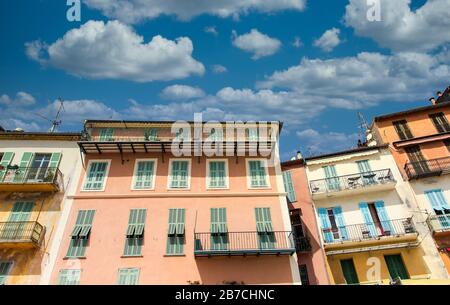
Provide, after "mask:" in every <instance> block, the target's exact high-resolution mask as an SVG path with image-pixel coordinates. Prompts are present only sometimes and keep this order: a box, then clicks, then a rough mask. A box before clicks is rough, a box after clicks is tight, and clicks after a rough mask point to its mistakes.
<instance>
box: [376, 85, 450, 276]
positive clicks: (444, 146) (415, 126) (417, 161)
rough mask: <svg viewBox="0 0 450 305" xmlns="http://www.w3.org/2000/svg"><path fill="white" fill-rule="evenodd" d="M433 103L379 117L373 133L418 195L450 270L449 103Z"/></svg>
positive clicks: (419, 212) (419, 214)
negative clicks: (387, 148)
mask: <svg viewBox="0 0 450 305" xmlns="http://www.w3.org/2000/svg"><path fill="white" fill-rule="evenodd" d="M448 90H449V89H448V88H447V90H446V92H445V93H444V94H446V95H448ZM444 96H445V95H444ZM432 103H433V104H432V105H429V106H425V107H419V108H415V109H409V110H406V111H401V112H397V113H391V114H386V115H382V116H378V117H376V118H375V119H374V122H373V126H372V133H371V135H372V137H373V139H374V140H375V141H376V142H377V143H378V144H389V147H390V150H391V153H392V155H393V156H394V159H395V161H396V163H397V165H398V167H399V169H400V171H401V173H402V175H403V177H404V179H405V180H408V181H409V185H410V187H411V189H412V191H413V193H414V195H415V200H416V202H414V203H411V204H412V205H413V206H416V207H417V210H416V214H417V217H422V218H423V220H424V221H427V222H428V225H429V228H430V230H431V232H432V235H433V237H434V239H435V242H436V245H437V247H438V249H439V252H440V255H441V258H442V260H443V262H444V263H445V266H446V269H447V272H450V254H449V251H450V176H449V175H447V174H449V173H450V124H449V122H448V121H449V118H450V102H442V98H439V99H438V101H437V102H436V101H435V100H433V101H432Z"/></svg>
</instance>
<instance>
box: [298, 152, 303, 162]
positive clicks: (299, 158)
mask: <svg viewBox="0 0 450 305" xmlns="http://www.w3.org/2000/svg"><path fill="white" fill-rule="evenodd" d="M301 159H303V156H302V153H301V152H300V151H297V160H301Z"/></svg>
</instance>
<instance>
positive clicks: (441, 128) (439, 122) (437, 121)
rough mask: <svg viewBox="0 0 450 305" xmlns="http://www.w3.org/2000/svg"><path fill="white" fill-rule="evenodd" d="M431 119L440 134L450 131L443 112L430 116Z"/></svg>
mask: <svg viewBox="0 0 450 305" xmlns="http://www.w3.org/2000/svg"><path fill="white" fill-rule="evenodd" d="M430 119H431V120H432V121H433V124H434V127H436V130H437V131H438V132H439V133H442V132H449V131H450V125H449V124H448V121H447V118H446V117H445V115H444V113H443V112H439V113H433V114H430Z"/></svg>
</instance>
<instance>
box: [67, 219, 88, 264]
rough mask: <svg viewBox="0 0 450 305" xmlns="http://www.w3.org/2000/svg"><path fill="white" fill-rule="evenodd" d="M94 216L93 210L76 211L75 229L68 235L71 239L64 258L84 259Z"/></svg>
mask: <svg viewBox="0 0 450 305" xmlns="http://www.w3.org/2000/svg"><path fill="white" fill-rule="evenodd" d="M94 215H95V211H94V210H80V211H78V216H77V221H76V223H75V227H74V228H73V230H72V233H71V234H70V237H71V239H70V244H69V249H68V250H67V254H66V257H69V258H77V257H84V254H85V252H86V247H87V244H88V240H89V236H90V233H91V229H92V221H93V220H94Z"/></svg>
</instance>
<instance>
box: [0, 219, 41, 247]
mask: <svg viewBox="0 0 450 305" xmlns="http://www.w3.org/2000/svg"><path fill="white" fill-rule="evenodd" d="M44 234H45V228H44V226H42V225H41V224H40V223H38V222H37V221H20V222H11V221H10V222H0V248H2V249H5V248H37V247H40V245H41V242H42V240H43V238H44Z"/></svg>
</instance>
